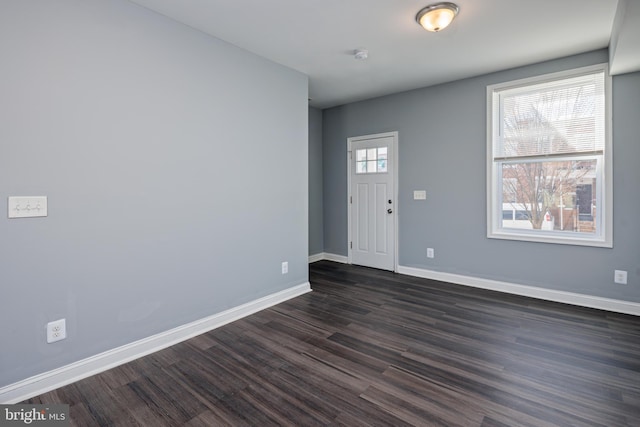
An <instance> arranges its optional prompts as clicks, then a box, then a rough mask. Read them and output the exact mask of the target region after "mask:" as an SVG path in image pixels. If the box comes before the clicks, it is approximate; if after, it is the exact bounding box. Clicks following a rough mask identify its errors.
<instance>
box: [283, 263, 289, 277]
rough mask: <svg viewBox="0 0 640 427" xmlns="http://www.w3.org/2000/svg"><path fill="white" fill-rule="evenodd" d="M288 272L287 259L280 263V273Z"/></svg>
mask: <svg viewBox="0 0 640 427" xmlns="http://www.w3.org/2000/svg"><path fill="white" fill-rule="evenodd" d="M288 272H289V263H288V262H287V261H285V262H283V263H282V274H287V273H288Z"/></svg>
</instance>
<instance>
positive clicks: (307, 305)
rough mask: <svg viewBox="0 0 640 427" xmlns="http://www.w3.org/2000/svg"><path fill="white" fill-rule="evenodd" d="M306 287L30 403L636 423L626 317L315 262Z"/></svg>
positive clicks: (269, 419) (223, 416)
mask: <svg viewBox="0 0 640 427" xmlns="http://www.w3.org/2000/svg"><path fill="white" fill-rule="evenodd" d="M310 280H311V285H312V288H313V292H311V293H308V294H306V295H303V296H300V297H298V298H295V299H293V300H290V301H288V302H286V303H283V304H280V305H277V306H275V307H272V308H270V309H267V310H264V311H262V312H260V313H257V314H254V315H252V316H250V317H247V318H245V319H242V320H240V321H237V322H234V323H232V324H229V325H227V326H224V327H222V328H219V329H216V330H214V331H211V332H209V333H207V334H203V335H201V336H199V337H196V338H193V339H191V340H188V341H185V342H183V343H181V344H178V345H175V346H173V347H170V348H168V349H165V350H163V351H160V352H158V353H155V354H152V355H149V356H146V357H143V358H141V359H138V360H135V361H133V362H130V363H127V364H125V365H122V366H119V367H117V368H114V369H111V370H109V371H107V372H104V373H101V374H98V375H95V376H93V377H90V378H87V379H85V380H82V381H78V382H77V383H74V384H71V385H68V386H65V387H62V388H60V389H58V390H55V391H52V392H49V393H46V394H43V395H41V396H38V397H35V398H33V399H30V400H29V401H28V402H29V403H68V404H70V405H71V407H70V412H71V418H72V424H74V425H79V426H92V425H105V426H107V425H108V426H111V425H122V426H130V425H145V426H165V425H166V426H178V425H188V426H219V425H220V426H222V425H232V426H239V425H253V426H266V425H296V426H311V425H345V426H403V425H416V426H465V427H466V426H482V427H499V426H500V427H502V426H535V427H543V426H608V427H610V426H640V317H634V316H628V315H623V314H615V313H609V312H604V311H598V310H592V309H586V308H579V307H573V306H568V305H563V304H556V303H551V302H544V301H539V300H534V299H528V298H524V297H517V296H511V295H504V294H499V293H494V292H490V291H483V290H479V289H473V288H469V287H463V286H456V285H451V284H446V283H441V282H434V281H429V280H424V279H418V278H413V277H408V276H402V275H397V274H393V273H387V272H380V271H377V270H372V269H368V268H362V267H355V266H347V265H341V264H335V263H331V262H327V261H321V262H317V263H315V264H312V265H311V266H310Z"/></svg>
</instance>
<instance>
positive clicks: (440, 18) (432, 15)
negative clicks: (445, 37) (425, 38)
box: [416, 3, 460, 32]
mask: <svg viewBox="0 0 640 427" xmlns="http://www.w3.org/2000/svg"><path fill="white" fill-rule="evenodd" d="M459 10H460V9H459V8H458V6H457V5H456V4H453V3H436V4H432V5H430V6H427V7H425V8H424V9H422V10H421V11H420V12H418V14H417V15H416V21H418V24H420V25H422V27H423V28H424V29H425V30H427V31H433V32H438V31H440V30H442V29H443V28H446V27H447V26H448V25H449V24H451V21H453V18H455V17H456V15H457V14H458V11H459Z"/></svg>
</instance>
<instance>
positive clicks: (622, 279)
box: [613, 270, 627, 285]
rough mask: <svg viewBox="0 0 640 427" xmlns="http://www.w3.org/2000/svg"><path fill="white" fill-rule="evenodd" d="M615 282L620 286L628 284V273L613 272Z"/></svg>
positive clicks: (621, 271) (623, 271)
mask: <svg viewBox="0 0 640 427" xmlns="http://www.w3.org/2000/svg"><path fill="white" fill-rule="evenodd" d="M613 281H614V282H615V283H618V284H620V285H626V284H627V272H626V271H625V270H615V271H614V272H613Z"/></svg>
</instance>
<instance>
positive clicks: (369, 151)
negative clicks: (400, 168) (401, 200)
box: [349, 133, 397, 271]
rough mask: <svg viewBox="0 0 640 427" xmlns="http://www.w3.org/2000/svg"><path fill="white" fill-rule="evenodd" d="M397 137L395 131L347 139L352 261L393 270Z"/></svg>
mask: <svg viewBox="0 0 640 427" xmlns="http://www.w3.org/2000/svg"><path fill="white" fill-rule="evenodd" d="M396 138H397V134H395V133H394V134H380V135H372V136H368V137H359V138H350V139H349V145H350V149H351V150H350V162H351V164H350V178H351V179H350V181H351V188H350V195H349V202H350V207H351V226H350V230H351V238H350V242H349V246H350V248H349V249H350V255H351V262H352V263H353V264H358V265H364V266H367V267H374V268H379V269H383V270H391V271H393V270H395V216H396V208H395V205H396V203H395V194H394V191H395V187H394V185H395V183H394V178H395V176H394V170H393V168H394V160H395V159H394V155H395V143H396Z"/></svg>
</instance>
